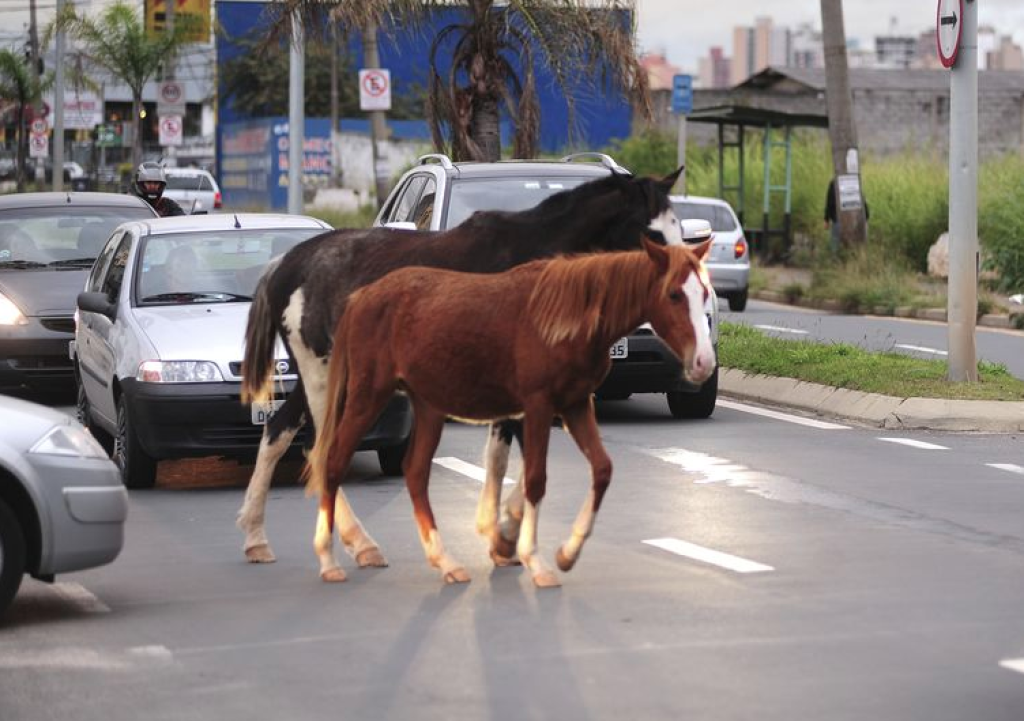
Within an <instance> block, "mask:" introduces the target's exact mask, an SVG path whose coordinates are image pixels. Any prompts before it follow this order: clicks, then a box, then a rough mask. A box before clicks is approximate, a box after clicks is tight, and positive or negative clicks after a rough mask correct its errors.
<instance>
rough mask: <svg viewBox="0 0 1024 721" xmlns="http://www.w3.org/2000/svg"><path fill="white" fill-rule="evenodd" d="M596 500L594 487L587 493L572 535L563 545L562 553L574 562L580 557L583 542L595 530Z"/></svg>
mask: <svg viewBox="0 0 1024 721" xmlns="http://www.w3.org/2000/svg"><path fill="white" fill-rule="evenodd" d="M595 501H596V496H595V494H594V489H593V488H591V489H590V492H589V493H588V494H587V500H586V501H584V502H583V506H582V507H581V508H580V512H579V513H578V514H577V515H576V521H575V522H574V523H573V524H572V535H571V536H570V537H569V540H568V541H566V542H565V543H564V544H563V545H562V555H564V556H565V557H566V558H567V559H568V560H570V561H572V562H575V561H576V559H577V558H578V557H579V555H580V549H581V548H583V542H584V541H585V540H587V539H588V538H589V537H590V532H591V531H593V530H594V518H595V514H594V503H595Z"/></svg>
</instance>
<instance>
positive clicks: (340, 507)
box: [303, 361, 390, 568]
mask: <svg viewBox="0 0 1024 721" xmlns="http://www.w3.org/2000/svg"><path fill="white" fill-rule="evenodd" d="M307 367H308V368H309V369H308V370H305V371H304V372H303V377H304V378H307V379H308V382H307V384H306V404H307V406H308V407H309V415H310V417H311V419H312V421H313V428H314V432H315V433H316V434H319V433H320V429H321V427H322V426H323V424H324V416H325V415H326V414H327V405H326V398H325V396H326V394H327V364H326V363H321V362H317V361H313V362H310V363H308V364H307ZM389 397H390V396H389ZM373 420H376V416H375V417H374V419H371V423H372V421H373ZM366 430H369V426H367V428H366ZM364 432H365V431H364ZM360 440H361V439H360ZM334 518H335V519H336V521H337V524H338V533H339V535H340V536H341V541H342V543H343V544H344V546H345V550H346V551H347V552H348V554H349V555H350V556H352V558H354V559H355V560H356V563H357V564H358V565H359V567H360V568H366V567H368V566H375V567H378V568H383V567H385V566H387V565H388V562H387V559H386V558H384V554H382V553H381V552H380V548H379V547H378V546H377V542H376V541H374V540H373V539H372V538H371V537H370V534H369V533H367V532H366V529H365V528H363V524H362V523H360V521H359V517H358V516H356V514H355V511H353V510H352V506H350V505H349V503H348V498H347V497H346V496H345V491H344V490H343V489H341V488H339V489H338V492H337V494H335V497H334Z"/></svg>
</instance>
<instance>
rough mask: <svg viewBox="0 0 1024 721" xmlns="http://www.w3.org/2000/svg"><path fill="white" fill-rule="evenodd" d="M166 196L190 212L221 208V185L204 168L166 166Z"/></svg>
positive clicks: (207, 211)
mask: <svg viewBox="0 0 1024 721" xmlns="http://www.w3.org/2000/svg"><path fill="white" fill-rule="evenodd" d="M164 176H166V178H167V187H166V188H164V196H165V197H167V198H170V199H171V200H173V201H175V202H176V203H177V204H178V205H180V206H181V209H182V210H184V211H185V213H186V214H188V213H204V212H205V213H212V212H213V211H215V210H220V209H221V194H220V186H219V185H217V181H216V180H215V179H214V177H213V175H211V174H210V173H209V172H207V171H205V170H203V169H202V168H164Z"/></svg>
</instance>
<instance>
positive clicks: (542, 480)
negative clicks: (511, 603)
mask: <svg viewBox="0 0 1024 721" xmlns="http://www.w3.org/2000/svg"><path fill="white" fill-rule="evenodd" d="M553 417H554V416H553V414H552V413H551V412H550V410H549V409H548V408H546V407H542V408H538V409H535V410H533V411H532V412H531V411H530V410H527V412H526V416H525V419H524V421H523V426H524V435H525V439H524V443H523V465H524V467H525V470H524V475H525V496H526V498H525V503H524V505H523V521H522V527H521V529H520V532H519V540H518V542H517V543H516V550H517V551H518V552H519V560H521V561H522V562H523V565H524V566H526V567H527V568H528V569H530V573H531V574H532V575H533V583H534V585H536V586H538V587H540V588H545V587H549V586H560V585H561V582H560V581H559V580H558V576H557V575H556V574H555V572H554V571H553V570H552V569H551V568H550V567H549V566H548V565H547V564H546V563H545V562H544V560H543V559H542V558H541V557H540V556H539V555H538V554H537V521H538V517H539V513H540V502H541V500H542V499H543V498H544V489H545V486H546V485H547V468H546V466H547V455H548V442H549V441H550V438H551V419H552V418H553Z"/></svg>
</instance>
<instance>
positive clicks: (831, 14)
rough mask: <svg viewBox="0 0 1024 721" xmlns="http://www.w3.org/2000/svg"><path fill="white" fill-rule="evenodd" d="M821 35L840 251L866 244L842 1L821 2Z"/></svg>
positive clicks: (824, 0) (829, 0) (823, 0)
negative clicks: (841, 248) (823, 48)
mask: <svg viewBox="0 0 1024 721" xmlns="http://www.w3.org/2000/svg"><path fill="white" fill-rule="evenodd" d="M821 31H822V42H823V44H824V46H825V84H826V89H825V102H826V105H827V107H828V135H829V140H830V141H831V143H832V167H833V173H834V176H835V179H836V183H835V192H836V199H835V200H836V218H837V220H838V222H839V232H840V239H841V243H842V247H844V248H849V247H852V246H853V245H854V244H863V243H865V242H866V240H867V222H866V220H865V215H864V201H863V192H862V190H861V187H860V158H859V155H858V150H857V129H856V126H855V125H854V120H853V93H852V92H851V90H850V77H849V75H850V74H849V68H848V67H847V62H846V29H845V27H844V25H843V0H821Z"/></svg>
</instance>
